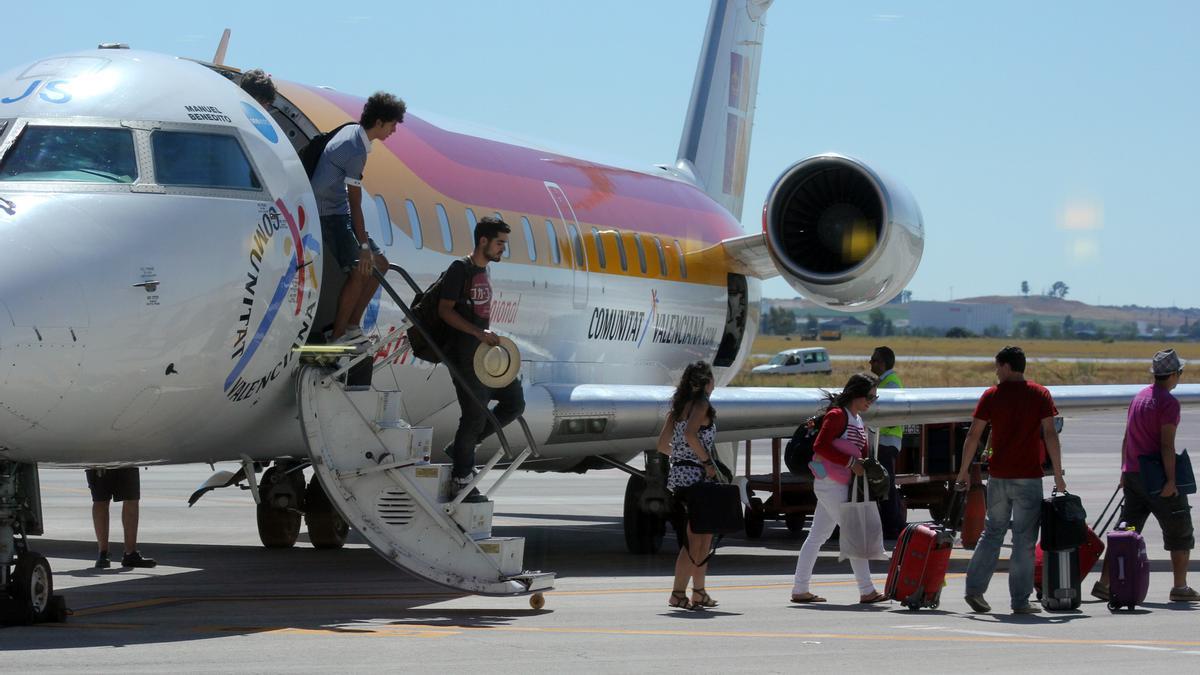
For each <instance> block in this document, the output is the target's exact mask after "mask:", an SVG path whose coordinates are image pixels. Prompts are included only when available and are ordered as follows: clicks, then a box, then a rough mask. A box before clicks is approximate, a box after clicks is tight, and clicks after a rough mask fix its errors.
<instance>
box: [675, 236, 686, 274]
mask: <svg viewBox="0 0 1200 675" xmlns="http://www.w3.org/2000/svg"><path fill="white" fill-rule="evenodd" d="M675 248H676V250H678V251H679V276H681V277H683V278H684V279H686V278H687V260H686V259H685V258H684V257H683V247H682V246H680V245H679V240H678V239H676V240H675Z"/></svg>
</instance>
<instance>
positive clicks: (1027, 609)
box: [1012, 605, 1042, 614]
mask: <svg viewBox="0 0 1200 675" xmlns="http://www.w3.org/2000/svg"><path fill="white" fill-rule="evenodd" d="M1012 613H1013V614H1041V613H1042V608H1041V607H1038V606H1037V605H1025V606H1024V607H1013V611H1012Z"/></svg>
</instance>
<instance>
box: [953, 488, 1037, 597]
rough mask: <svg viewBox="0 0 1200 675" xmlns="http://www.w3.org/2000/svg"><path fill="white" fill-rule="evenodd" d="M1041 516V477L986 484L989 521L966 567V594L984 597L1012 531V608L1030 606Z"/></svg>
mask: <svg viewBox="0 0 1200 675" xmlns="http://www.w3.org/2000/svg"><path fill="white" fill-rule="evenodd" d="M1041 516H1042V479H1041V478H991V479H989V480H988V485H987V522H986V524H985V525H984V527H983V536H981V537H980V538H979V543H978V544H976V546H975V555H973V556H971V564H970V565H968V566H967V595H983V594H984V592H985V591H987V588H988V582H990V581H991V580H992V574H994V573H995V572H996V562H997V561H998V560H999V559H1000V546H1001V545H1002V544H1003V543H1004V535H1005V533H1006V532H1008V530H1009V529H1010V528H1011V529H1012V533H1013V536H1012V540H1013V541H1012V555H1011V556H1010V557H1009V560H1008V592H1009V595H1010V596H1011V598H1012V608H1013V609H1017V608H1020V607H1026V606H1028V605H1029V594H1030V593H1032V592H1033V548H1034V545H1035V544H1036V543H1037V535H1038V524H1039V523H1040V521H1041Z"/></svg>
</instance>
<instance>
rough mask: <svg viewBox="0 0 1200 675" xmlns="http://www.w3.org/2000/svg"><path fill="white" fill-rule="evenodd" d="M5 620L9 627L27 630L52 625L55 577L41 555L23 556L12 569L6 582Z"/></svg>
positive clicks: (28, 554)
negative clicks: (35, 625)
mask: <svg viewBox="0 0 1200 675" xmlns="http://www.w3.org/2000/svg"><path fill="white" fill-rule="evenodd" d="M8 596H9V597H8V616H7V617H6V618H7V620H8V621H9V622H11V623H14V624H17V625H21V626H27V625H29V624H31V623H42V622H46V621H54V620H56V619H58V617H55V616H53V614H54V606H55V605H56V604H58V603H55V602H54V576H53V574H51V572H50V563H49V562H47V561H46V558H45V556H43V555H41V554H40V553H31V552H26V553H24V554H23V555H22V556H21V557H20V558H18V559H17V564H16V565H15V566H13V572H12V578H11V579H9V580H8Z"/></svg>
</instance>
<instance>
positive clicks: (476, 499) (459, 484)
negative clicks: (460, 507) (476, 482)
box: [450, 476, 488, 504]
mask: <svg viewBox="0 0 1200 675" xmlns="http://www.w3.org/2000/svg"><path fill="white" fill-rule="evenodd" d="M470 484H471V476H467V477H466V478H453V479H451V483H450V489H451V490H453V491H454V496H455V497H458V495H459V494H460V493H461V492H462V491H463V490H465V489H466V488H467V486H468V485H470ZM487 500H488V498H487V497H485V496H483V493H481V492H480V491H479V489H478V488H471V492H469V493H468V494H467V496H466V497H463V500H462V501H463V503H464V504H480V503H482V502H486V501H487Z"/></svg>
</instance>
